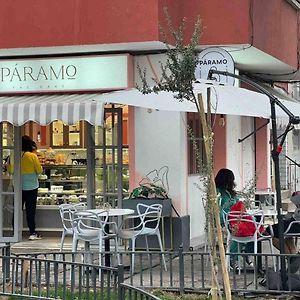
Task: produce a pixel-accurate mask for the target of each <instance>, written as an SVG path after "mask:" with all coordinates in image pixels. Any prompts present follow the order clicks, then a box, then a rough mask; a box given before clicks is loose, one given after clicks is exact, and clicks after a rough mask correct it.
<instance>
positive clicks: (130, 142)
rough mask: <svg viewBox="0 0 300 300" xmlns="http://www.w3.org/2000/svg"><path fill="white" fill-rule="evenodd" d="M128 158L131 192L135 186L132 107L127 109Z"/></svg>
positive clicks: (133, 116)
mask: <svg viewBox="0 0 300 300" xmlns="http://www.w3.org/2000/svg"><path fill="white" fill-rule="evenodd" d="M128 147H129V149H128V154H129V155H128V156H129V157H128V158H129V190H130V191H132V189H134V188H135V187H136V186H135V184H136V181H135V179H136V170H135V115H134V107H133V106H129V107H128Z"/></svg>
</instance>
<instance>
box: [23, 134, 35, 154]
mask: <svg viewBox="0 0 300 300" xmlns="http://www.w3.org/2000/svg"><path fill="white" fill-rule="evenodd" d="M32 145H33V140H32V138H31V137H30V136H28V135H23V136H22V151H24V152H32Z"/></svg>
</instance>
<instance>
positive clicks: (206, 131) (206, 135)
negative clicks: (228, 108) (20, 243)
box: [197, 94, 231, 299]
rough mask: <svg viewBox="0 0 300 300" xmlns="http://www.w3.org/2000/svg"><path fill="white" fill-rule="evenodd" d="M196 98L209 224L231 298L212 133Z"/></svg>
mask: <svg viewBox="0 0 300 300" xmlns="http://www.w3.org/2000/svg"><path fill="white" fill-rule="evenodd" d="M197 100H198V107H199V111H198V113H199V116H200V121H201V125H202V131H203V139H204V147H205V153H206V159H207V164H211V165H210V166H211V167H210V171H209V174H208V182H209V191H210V195H208V198H209V199H208V201H210V202H211V203H209V204H210V205H211V211H212V213H211V219H210V222H211V224H214V222H213V221H215V224H216V230H217V240H218V245H219V252H220V259H221V268H222V274H223V281H224V289H225V296H226V299H231V287H230V281H229V274H228V270H227V264H226V257H225V250H224V244H223V234H222V227H221V222H220V210H219V205H218V204H217V190H216V185H215V181H214V174H213V166H212V164H213V161H212V147H213V143H212V139H213V134H212V132H211V128H209V127H208V125H207V121H206V118H205V112H204V105H203V98H202V94H198V99H197ZM210 199H211V200H210ZM212 227H213V226H212ZM212 229H214V228H212ZM209 238H211V237H209ZM209 244H210V245H212V240H211V241H209ZM211 265H214V263H211ZM215 271H216V270H212V273H214V272H215ZM216 280H217V278H216ZM212 284H213V286H212V289H214V288H216V283H215V282H214V280H212ZM212 296H213V295H212Z"/></svg>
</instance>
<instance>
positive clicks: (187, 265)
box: [0, 249, 300, 300]
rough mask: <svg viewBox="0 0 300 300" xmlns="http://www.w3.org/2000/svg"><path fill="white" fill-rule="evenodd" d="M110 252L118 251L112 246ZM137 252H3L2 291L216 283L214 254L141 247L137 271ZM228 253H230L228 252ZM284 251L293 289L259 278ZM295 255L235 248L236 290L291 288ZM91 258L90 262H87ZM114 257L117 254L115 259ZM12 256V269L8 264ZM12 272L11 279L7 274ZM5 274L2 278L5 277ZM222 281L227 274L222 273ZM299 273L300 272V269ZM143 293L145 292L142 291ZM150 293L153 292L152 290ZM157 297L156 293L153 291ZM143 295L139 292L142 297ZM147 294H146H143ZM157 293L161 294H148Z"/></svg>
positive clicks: (104, 294) (49, 292)
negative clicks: (116, 261)
mask: <svg viewBox="0 0 300 300" xmlns="http://www.w3.org/2000/svg"><path fill="white" fill-rule="evenodd" d="M105 254H109V255H110V256H111V258H113V256H114V255H115V253H113V252H111V253H110V252H108V253H105ZM131 254H132V252H130V251H129V252H121V253H120V255H121V263H122V265H119V266H115V267H100V266H99V261H98V258H99V253H97V252H87V253H85V252H78V253H72V252H64V253H59V252H58V253H48V254H47V253H35V254H31V255H28V254H19V255H14V256H12V255H11V256H9V257H7V256H0V268H1V269H2V272H0V295H16V296H26V297H27V298H37V297H38V298H40V299H56V298H58V297H59V298H61V299H67V298H68V297H71V298H72V297H73V298H75V297H76V298H78V299H86V298H89V299H100V300H101V299H103V300H104V299H105V300H106V299H115V300H121V299H125V298H122V297H123V296H124V293H126V297H127V295H129V296H128V298H126V299H136V298H130V297H131V296H130V295H132V297H135V295H140V293H141V292H140V291H133V289H134V288H138V289H142V291H144V290H148V289H163V290H172V291H177V292H178V293H184V292H187V291H188V292H195V293H197V292H201V293H203V292H207V291H209V290H210V289H211V269H210V268H211V264H210V263H207V262H208V259H209V254H208V253H205V252H201V251H190V252H185V251H183V250H182V249H180V250H179V251H165V252H159V251H149V252H147V251H136V252H135V255H136V268H135V270H136V272H135V273H134V274H132V272H131V270H130V265H131V257H132V256H131ZM163 254H164V257H165V259H166V262H167V271H165V270H164V268H163V261H162V255H163ZM227 255H229V254H227ZM248 255H250V256H251V258H252V259H253V264H254V268H250V267H248V264H247V261H246V258H247V256H248ZM282 256H284V258H285V259H286V263H287V266H288V269H287V272H288V277H287V278H288V279H287V288H288V290H282V287H280V286H279V287H277V288H274V287H273V289H272V290H270V288H269V286H268V285H267V286H263V285H261V284H260V282H261V281H262V280H263V276H262V275H261V274H260V270H261V269H264V270H265V272H266V273H267V274H268V273H270V274H271V272H273V273H274V270H272V268H273V258H274V257H275V267H276V270H280V261H281V257H282ZM291 257H292V255H280V254H273V255H272V254H265V253H264V254H247V253H236V254H234V255H231V259H232V260H233V261H234V260H235V258H236V259H237V258H238V259H239V261H240V266H241V267H242V270H241V271H240V272H236V271H235V269H231V270H230V282H231V287H232V291H233V292H238V293H247V294H249V293H253V294H260V293H275V294H285V293H291V291H292V290H293V286H292V278H293V276H295V275H293V276H291V274H289V266H290V263H291V262H290V259H291ZM86 261H89V263H86ZM112 261H113V260H112ZM7 262H9V270H7V267H5V265H6V266H7ZM6 272H9V274H10V276H9V280H8V281H7V280H6V278H7V274H6ZM1 276H2V278H1ZM218 276H219V282H220V285H221V286H222V274H219V275H218ZM299 278H300V275H299ZM141 297H142V296H141ZM149 297H150V296H149ZM151 297H152V295H151ZM137 299H140V298H137ZM143 299H147V298H145V297H144V298H143ZM148 299H157V298H148Z"/></svg>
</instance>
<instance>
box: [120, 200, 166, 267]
mask: <svg viewBox="0 0 300 300" xmlns="http://www.w3.org/2000/svg"><path fill="white" fill-rule="evenodd" d="M137 212H138V215H135V216H129V217H126V218H124V220H123V223H122V224H121V227H120V229H119V231H118V236H119V237H120V238H122V239H129V240H131V243H132V266H131V273H134V252H135V242H136V239H137V238H138V237H139V236H144V237H145V240H146V248H147V251H149V245H148V239H147V236H150V235H156V236H157V239H158V243H159V247H160V251H161V252H163V251H164V250H163V246H162V240H161V235H160V231H159V223H160V219H161V213H162V205H161V204H153V205H145V204H142V203H139V204H138V205H137ZM127 220H131V221H132V222H133V223H131V226H130V227H126V225H125V223H126V221H127ZM135 220H136V221H135ZM134 221H135V222H136V223H134ZM162 260H163V264H164V268H165V270H167V265H166V261H165V257H164V254H162Z"/></svg>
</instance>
